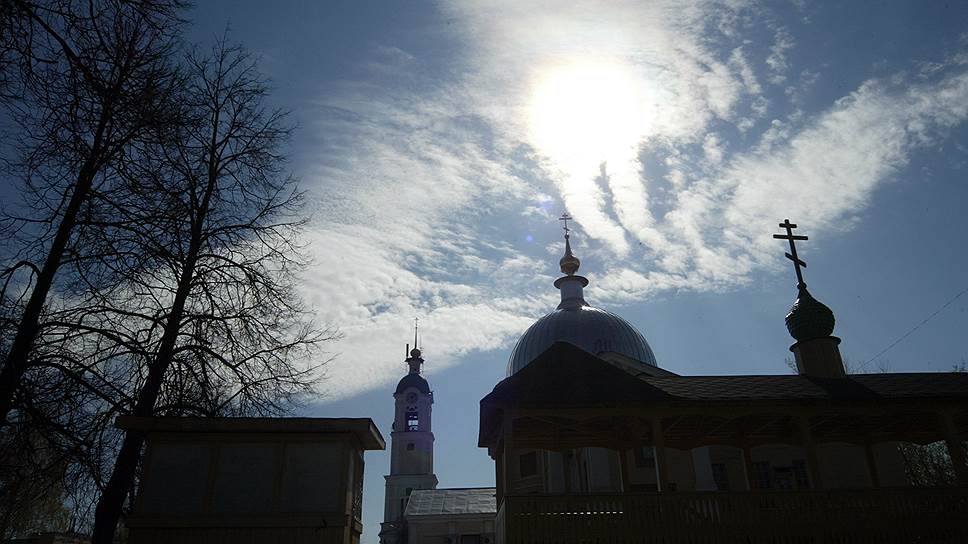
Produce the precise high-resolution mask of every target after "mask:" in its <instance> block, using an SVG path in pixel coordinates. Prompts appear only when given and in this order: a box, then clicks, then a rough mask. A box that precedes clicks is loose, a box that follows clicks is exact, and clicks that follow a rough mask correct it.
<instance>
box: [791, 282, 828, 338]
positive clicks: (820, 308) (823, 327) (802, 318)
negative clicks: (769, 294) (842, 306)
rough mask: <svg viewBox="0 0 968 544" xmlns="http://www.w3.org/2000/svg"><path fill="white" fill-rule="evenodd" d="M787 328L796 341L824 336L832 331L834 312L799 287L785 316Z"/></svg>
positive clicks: (804, 288)
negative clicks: (795, 298) (798, 291)
mask: <svg viewBox="0 0 968 544" xmlns="http://www.w3.org/2000/svg"><path fill="white" fill-rule="evenodd" d="M786 326H787V330H788V331H790V336H792V337H793V338H795V339H796V340H797V341H798V342H800V341H803V340H813V339H814V338H825V337H827V336H830V335H831V334H832V333H833V332H834V313H833V311H831V310H830V308H828V307H827V306H825V305H824V304H823V303H822V302H820V301H819V300H817V299H815V298H813V295H811V294H810V292H809V291H807V286H806V285H803V286H801V287H800V293H799V295H798V296H797V300H796V302H794V303H793V307H792V308H790V313H788V314H787V316H786Z"/></svg>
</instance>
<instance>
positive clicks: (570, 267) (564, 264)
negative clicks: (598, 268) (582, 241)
mask: <svg viewBox="0 0 968 544" xmlns="http://www.w3.org/2000/svg"><path fill="white" fill-rule="evenodd" d="M558 220H559V221H562V222H563V223H564V227H563V228H564V231H565V255H564V256H563V257H562V258H561V260H559V261H558V265H559V266H560V267H561V271H562V272H563V273H565V274H567V275H569V276H574V275H575V272H578V267H579V266H581V261H580V260H578V257H575V256H574V255H572V253H571V241H570V238H571V235H570V233H571V229H569V228H568V221H571V220H572V217H571V216H570V215H568V212H565V213H563V214H561V217H559V218H558Z"/></svg>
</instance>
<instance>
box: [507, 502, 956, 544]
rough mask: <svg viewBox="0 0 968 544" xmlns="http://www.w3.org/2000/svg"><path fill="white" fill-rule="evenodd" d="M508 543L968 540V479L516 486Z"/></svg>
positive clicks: (509, 515) (509, 505)
mask: <svg viewBox="0 0 968 544" xmlns="http://www.w3.org/2000/svg"><path fill="white" fill-rule="evenodd" d="M496 523H497V527H496V529H497V540H498V544H552V543H555V544H558V543H561V544H572V543H574V544H579V543H581V544H626V543H633V542H655V543H663V544H674V543H675V544H678V543H689V544H702V543H711V542H737V543H760V542H763V543H767V542H768V543H775V544H787V543H791V544H792V543H797V544H807V543H826V542H835V543H845V544H860V543H875V542H878V543H880V542H898V543H901V542H903V543H909V542H932V543H934V542H968V489H963V488H943V489H923V488H906V489H872V490H844V491H795V492H794V491H763V492H755V493H748V492H738V493H737V492H734V493H728V492H679V493H632V494H614V495H612V494H589V495H521V496H506V497H504V500H503V501H502V502H501V505H500V506H499V509H498V514H497V520H496Z"/></svg>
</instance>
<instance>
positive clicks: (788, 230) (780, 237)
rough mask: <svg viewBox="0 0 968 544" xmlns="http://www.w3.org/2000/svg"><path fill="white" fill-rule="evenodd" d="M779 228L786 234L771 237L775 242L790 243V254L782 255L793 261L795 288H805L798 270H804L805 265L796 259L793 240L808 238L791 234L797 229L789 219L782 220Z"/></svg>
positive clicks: (801, 274)
mask: <svg viewBox="0 0 968 544" xmlns="http://www.w3.org/2000/svg"><path fill="white" fill-rule="evenodd" d="M780 228H781V229H786V234H774V235H773V237H774V238H776V239H777V240H789V241H790V253H784V255H786V258H787V259H790V260H791V261H793V268H794V270H796V271H797V288H804V287H806V286H807V284H806V283H804V281H803V271H801V270H800V268H801V267H803V268H806V267H807V263H805V262H803V261H801V260H800V257H797V245H796V243H795V240H809V238H807V237H806V236H800V235H796V234H793V229H795V228H797V226H796V225H795V224H793V223H791V222H790V220H789V219H784V220H783V222H782V223H780Z"/></svg>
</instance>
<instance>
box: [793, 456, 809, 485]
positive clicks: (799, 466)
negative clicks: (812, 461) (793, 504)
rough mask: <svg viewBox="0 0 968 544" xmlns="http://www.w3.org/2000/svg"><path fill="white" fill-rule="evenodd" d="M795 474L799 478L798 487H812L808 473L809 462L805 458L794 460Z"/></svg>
mask: <svg viewBox="0 0 968 544" xmlns="http://www.w3.org/2000/svg"><path fill="white" fill-rule="evenodd" d="M793 476H794V477H795V478H796V480H797V487H799V488H800V489H807V488H809V487H810V476H808V475H807V462H806V461H804V460H803V459H794V460H793Z"/></svg>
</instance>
